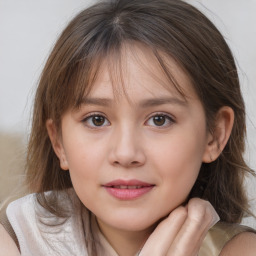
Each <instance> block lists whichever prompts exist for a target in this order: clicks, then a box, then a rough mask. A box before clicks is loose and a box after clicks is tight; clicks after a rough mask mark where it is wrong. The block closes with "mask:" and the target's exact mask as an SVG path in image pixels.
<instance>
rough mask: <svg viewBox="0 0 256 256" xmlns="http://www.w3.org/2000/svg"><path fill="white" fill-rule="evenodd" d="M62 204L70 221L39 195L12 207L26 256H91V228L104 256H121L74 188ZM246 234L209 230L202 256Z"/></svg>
mask: <svg viewBox="0 0 256 256" xmlns="http://www.w3.org/2000/svg"><path fill="white" fill-rule="evenodd" d="M62 205H65V209H67V210H70V211H71V212H72V213H71V216H70V217H69V218H59V217H56V216H55V215H53V214H51V213H49V212H48V211H47V210H45V209H44V208H43V207H41V206H40V205H39V204H38V203H37V199H36V195H35V194H30V195H27V196H25V197H23V198H20V199H18V200H15V201H14V202H12V203H11V204H9V206H8V207H7V210H6V214H7V217H8V220H9V222H10V224H11V227H12V229H13V230H14V232H15V235H16V237H17V239H18V244H19V247H20V248H19V249H20V252H21V255H22V256H35V255H37V256H45V255H49V256H56V255H61V256H90V255H89V253H88V251H87V249H86V245H85V236H86V230H88V228H89V229H90V230H91V231H92V233H93V239H94V240H96V243H97V244H100V247H101V248H103V251H104V254H103V255H104V256H118V254H117V253H116V252H115V250H114V249H113V248H112V247H111V245H110V244H109V243H108V242H107V240H106V239H105V237H104V236H103V235H102V233H101V232H100V230H99V227H98V225H97V221H96V218H95V216H94V215H92V214H91V213H90V212H89V211H88V210H86V209H85V207H82V204H81V202H80V201H79V199H78V198H77V196H76V195H75V193H74V192H73V190H72V189H70V190H69V191H68V196H67V194H66V193H63V196H62ZM2 224H3V226H5V223H2ZM246 231H247V232H248V231H249V232H255V231H254V230H253V229H251V228H248V227H245V226H242V225H238V224H227V223H223V222H219V223H217V224H216V225H215V226H213V227H212V228H211V229H210V230H209V231H208V233H207V235H206V237H205V239H204V241H203V244H202V246H201V249H200V251H199V254H198V256H218V255H219V254H220V252H221V250H222V249H223V247H224V246H225V244H226V243H227V242H228V241H230V240H231V239H232V238H233V237H234V236H236V235H237V234H240V233H241V232H246Z"/></svg>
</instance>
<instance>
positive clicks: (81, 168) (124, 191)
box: [57, 47, 211, 231]
mask: <svg viewBox="0 0 256 256" xmlns="http://www.w3.org/2000/svg"><path fill="white" fill-rule="evenodd" d="M134 50H136V52H137V54H136V58H137V59H138V58H139V60H140V61H139V62H140V64H139V62H138V60H136V58H135V57H134V54H133V53H132V52H134V51H129V50H127V52H126V68H125V73H124V77H123V81H124V86H125V91H124V90H123V89H122V85H121V84H115V86H114V87H113V86H112V82H111V81H113V80H111V79H110V74H109V72H108V67H107V66H104V65H103V68H102V70H101V72H100V74H99V76H98V78H97V80H96V82H95V85H94V87H93V89H92V90H91V92H90V93H89V95H88V96H86V97H85V98H84V101H83V104H82V106H81V108H79V109H78V110H75V111H72V110H70V111H68V112H67V113H66V114H64V116H63V119H62V139H61V142H60V146H59V149H57V151H58V153H57V154H58V156H59V158H60V160H61V166H62V168H63V169H69V171H70V175H71V179H72V183H73V186H74V189H75V191H76V193H77V195H78V197H79V198H80V200H81V201H82V202H83V204H84V205H85V206H86V207H87V208H88V209H89V210H91V211H92V212H93V213H94V214H95V215H96V216H97V219H98V222H99V223H100V225H101V226H102V227H103V226H105V227H108V228H111V229H118V230H123V231H139V230H145V229H147V228H150V227H152V225H154V224H155V223H156V222H157V221H158V220H159V219H161V218H162V217H165V216H166V215H167V214H168V213H170V212H171V211H172V210H173V209H174V208H176V207H177V206H179V205H180V204H182V203H183V202H184V201H185V200H186V198H187V197H188V194H189V192H190V190H191V188H192V186H193V184H194V183H195V180H196V178H197V175H198V173H199V169H200V166H201V163H202V161H205V159H208V158H209V156H208V152H209V151H208V147H209V144H210V142H209V141H210V140H211V135H210V134H209V133H208V131H207V129H206V118H205V113H204V109H203V107H202V104H201V102H200V101H199V99H198V97H197V95H196V93H195V92H194V89H193V87H192V85H191V83H190V81H189V79H188V77H187V76H186V75H185V73H184V72H183V71H182V70H181V69H180V68H179V66H177V64H176V63H175V62H174V61H173V60H169V63H168V65H169V66H170V68H171V70H172V74H174V77H175V79H176V80H177V82H178V84H179V85H180V86H181V88H182V89H183V91H184V92H185V95H187V96H188V97H187V98H186V99H184V98H183V97H182V96H181V95H180V94H179V93H178V92H177V90H176V89H175V88H174V86H173V85H169V87H171V89H168V90H167V89H166V87H164V86H163V83H165V84H167V83H169V84H170V82H169V81H168V80H167V79H166V77H165V76H164V74H163V73H162V72H161V70H160V68H159V67H158V65H157V64H156V63H155V62H154V61H152V59H154V57H153V56H152V54H151V53H150V52H149V51H147V50H145V49H143V50H141V49H140V48H139V47H134ZM141 63H142V64H141ZM143 66H144V67H143ZM145 67H146V68H145ZM152 74H153V75H152ZM116 83H117V81H116ZM113 88H114V90H113ZM67 97H68V95H67Z"/></svg>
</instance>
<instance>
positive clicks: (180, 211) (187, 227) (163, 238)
mask: <svg viewBox="0 0 256 256" xmlns="http://www.w3.org/2000/svg"><path fill="white" fill-rule="evenodd" d="M218 221H219V216H218V215H217V213H216V211H215V210H214V208H213V207H212V205H211V204H210V203H209V202H208V201H205V200H202V199H199V198H192V199H191V200H190V201H189V202H188V204H187V205H186V206H185V207H183V206H179V207H178V208H176V209H175V210H173V211H172V212H171V213H170V215H169V216H168V217H167V218H166V219H164V220H163V221H162V222H160V223H159V225H158V226H157V227H156V229H155V230H154V232H153V233H152V234H151V235H150V237H149V238H148V240H147V242H146V243H145V245H144V247H143V249H142V250H141V252H140V254H139V255H140V256H148V255H155V256H196V255H197V254H198V251H199V249H200V246H201V244H202V242H203V240H204V238H205V236H206V234H207V231H208V230H209V229H210V228H211V227H212V226H213V225H214V224H216V223H217V222H218Z"/></svg>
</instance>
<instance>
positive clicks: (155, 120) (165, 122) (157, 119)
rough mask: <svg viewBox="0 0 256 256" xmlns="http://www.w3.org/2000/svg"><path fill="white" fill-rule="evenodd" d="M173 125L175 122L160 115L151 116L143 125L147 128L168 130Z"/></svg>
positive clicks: (166, 116) (168, 117) (167, 116)
mask: <svg viewBox="0 0 256 256" xmlns="http://www.w3.org/2000/svg"><path fill="white" fill-rule="evenodd" d="M173 123H175V120H174V119H173V118H172V117H171V116H169V115H166V114H161V113H160V114H156V115H154V116H151V117H150V118H149V119H148V120H147V121H146V123H145V124H146V125H147V126H152V127H159V128H168V127H169V126H171V125H172V124H173Z"/></svg>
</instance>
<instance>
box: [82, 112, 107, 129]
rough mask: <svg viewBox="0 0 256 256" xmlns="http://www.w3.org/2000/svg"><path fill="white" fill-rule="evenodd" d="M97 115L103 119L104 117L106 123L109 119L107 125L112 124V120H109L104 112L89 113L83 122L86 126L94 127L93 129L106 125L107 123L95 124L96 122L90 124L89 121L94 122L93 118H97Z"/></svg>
mask: <svg viewBox="0 0 256 256" xmlns="http://www.w3.org/2000/svg"><path fill="white" fill-rule="evenodd" d="M96 117H100V118H103V119H104V123H105V122H106V121H107V122H108V124H107V126H109V125H110V122H109V121H108V119H107V118H106V117H105V116H104V115H103V114H101V113H90V114H89V115H87V116H86V117H85V118H84V119H83V120H82V123H84V124H85V125H86V126H88V127H90V128H92V129H95V128H96V129H97V128H101V127H104V126H106V125H95V124H93V123H91V124H88V122H89V121H91V122H93V121H92V119H93V118H96ZM104 123H103V124H104Z"/></svg>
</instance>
